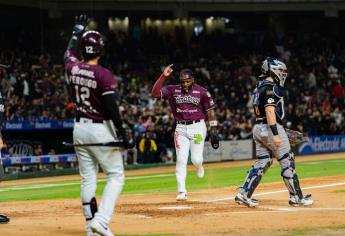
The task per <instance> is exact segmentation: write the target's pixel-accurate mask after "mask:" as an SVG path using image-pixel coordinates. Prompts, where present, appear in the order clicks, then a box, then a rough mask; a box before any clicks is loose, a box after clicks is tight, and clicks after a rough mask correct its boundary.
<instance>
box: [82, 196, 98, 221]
mask: <svg viewBox="0 0 345 236" xmlns="http://www.w3.org/2000/svg"><path fill="white" fill-rule="evenodd" d="M83 211H84V216H85V219H86V221H89V220H92V219H93V217H94V216H95V214H96V212H97V211H98V208H97V200H96V198H95V197H93V198H91V201H90V202H83Z"/></svg>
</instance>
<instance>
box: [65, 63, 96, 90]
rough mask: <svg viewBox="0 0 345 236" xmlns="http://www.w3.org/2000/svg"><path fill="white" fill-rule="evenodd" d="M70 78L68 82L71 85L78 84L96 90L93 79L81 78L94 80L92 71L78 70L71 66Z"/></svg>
mask: <svg viewBox="0 0 345 236" xmlns="http://www.w3.org/2000/svg"><path fill="white" fill-rule="evenodd" d="M71 74H72V76H71V77H70V82H72V83H73V84H78V85H81V86H85V87H89V88H94V89H95V88H97V82H96V81H95V80H93V79H87V78H84V77H80V75H81V76H86V77H90V78H95V74H94V72H93V71H89V70H84V69H80V68H79V67H78V66H73V68H72V70H71Z"/></svg>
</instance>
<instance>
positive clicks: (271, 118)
mask: <svg viewBox="0 0 345 236" xmlns="http://www.w3.org/2000/svg"><path fill="white" fill-rule="evenodd" d="M275 110H276V108H275V106H266V107H265V112H266V119H267V124H268V125H275V124H277V119H276V113H275Z"/></svg>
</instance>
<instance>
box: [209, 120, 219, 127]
mask: <svg viewBox="0 0 345 236" xmlns="http://www.w3.org/2000/svg"><path fill="white" fill-rule="evenodd" d="M208 123H209V124H210V126H211V127H214V126H217V125H218V121H216V120H210V121H209V122H208Z"/></svg>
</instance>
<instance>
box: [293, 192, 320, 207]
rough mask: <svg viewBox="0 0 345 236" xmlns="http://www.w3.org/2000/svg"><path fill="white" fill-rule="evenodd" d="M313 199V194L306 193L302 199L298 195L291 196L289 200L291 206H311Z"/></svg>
mask: <svg viewBox="0 0 345 236" xmlns="http://www.w3.org/2000/svg"><path fill="white" fill-rule="evenodd" d="M313 202H314V201H313V199H312V196H311V194H307V195H305V196H304V197H303V198H302V199H299V198H298V197H291V198H290V201H289V205H290V206H294V207H298V206H311V205H313Z"/></svg>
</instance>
